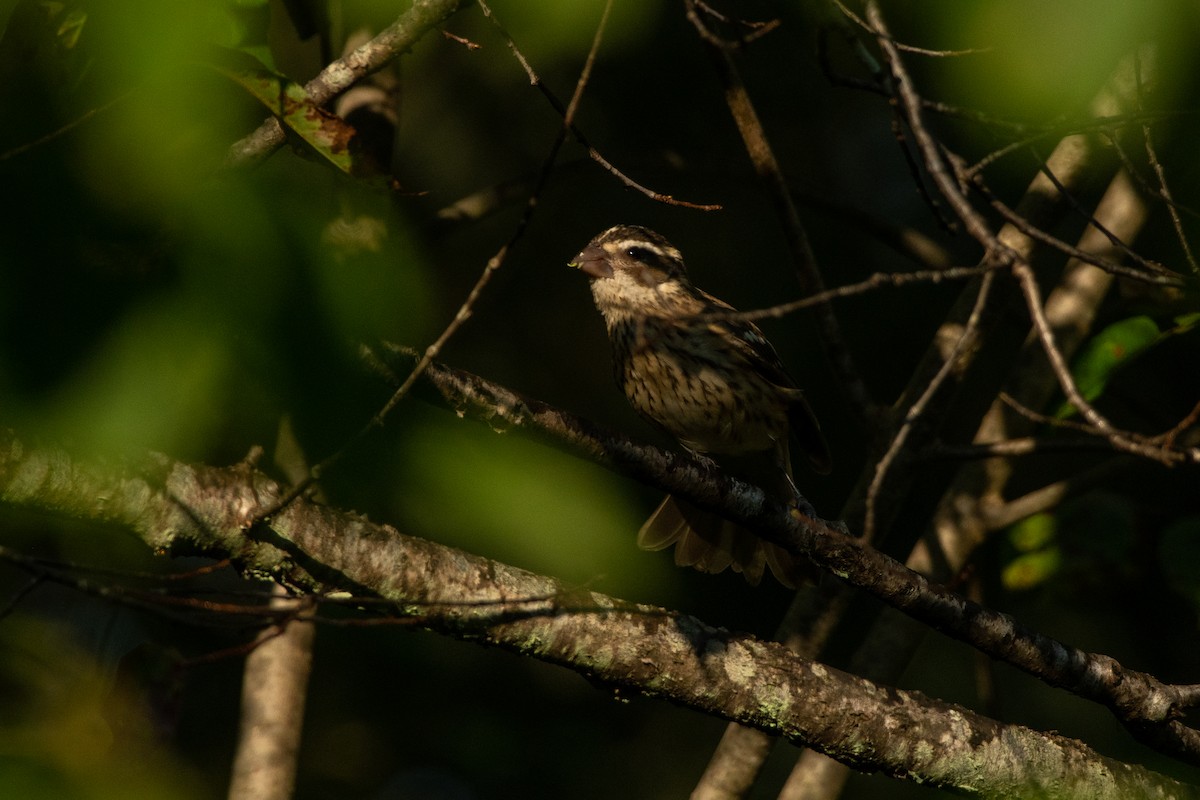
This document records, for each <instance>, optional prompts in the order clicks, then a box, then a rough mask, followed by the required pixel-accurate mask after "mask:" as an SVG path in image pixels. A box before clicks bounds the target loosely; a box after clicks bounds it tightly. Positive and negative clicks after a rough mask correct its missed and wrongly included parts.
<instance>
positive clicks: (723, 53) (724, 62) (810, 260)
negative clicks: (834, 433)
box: [685, 0, 875, 426]
mask: <svg viewBox="0 0 1200 800" xmlns="http://www.w3.org/2000/svg"><path fill="white" fill-rule="evenodd" d="M685 7H686V10H687V16H688V19H689V20H690V21H691V23H692V25H693V27H695V28H696V31H697V33H698V34H699V35H700V38H701V41H703V42H705V43H706V44H707V45H708V51H709V54H710V55H711V56H712V59H713V63H714V65H715V66H716V68H717V74H718V76H719V77H720V78H721V82H722V85H723V86H724V89H725V102H726V104H727V105H728V106H729V112H730V114H731V115H732V116H733V120H734V122H735V123H736V124H737V127H738V131H739V133H740V134H741V136H742V141H743V143H744V145H745V148H746V153H747V155H749V157H750V161H751V163H752V164H753V165H754V171H755V172H756V173H757V174H758V176H759V177H760V178H761V179H762V180H763V183H764V185H765V186H766V188H767V192H768V196H769V197H770V199H771V202H772V203H773V204H774V206H775V209H776V212H777V214H778V215H779V218H780V221H781V223H782V225H783V231H784V235H785V236H786V237H787V242H788V246H789V249H790V250H791V253H792V259H793V261H794V262H795V264H796V269H797V277H798V279H799V283H800V289H801V291H802V292H804V293H805V294H808V295H816V294H820V293H821V292H823V291H824V290H825V281H824V278H823V277H822V275H821V270H820V268H819V266H818V265H817V259H816V256H815V255H814V253H813V251H812V246H811V244H810V243H809V239H808V233H807V232H806V231H805V228H804V224H803V222H802V221H801V220H800V215H799V214H798V213H797V211H796V206H795V204H794V203H793V202H792V197H791V190H790V189H789V187H788V185H787V181H786V180H785V179H784V177H783V173H782V171H781V170H780V167H779V163H778V161H777V160H776V159H775V155H774V153H773V152H772V149H771V144H770V142H769V141H768V139H767V136H766V132H765V131H764V130H763V127H762V123H761V122H760V121H759V118H758V114H757V112H756V111H755V110H754V105H753V103H752V102H751V100H750V95H749V93H748V92H747V91H746V86H745V84H744V83H743V82H742V79H741V76H740V75H739V74H738V70H737V66H736V65H735V64H734V62H733V59H732V58H731V57H730V54H729V52H728V48H726V47H724V46H722V43H721V42H720V40H719V39H718V38H717V37H716V36H715V35H714V34H712V32H711V31H709V30H708V28H707V27H706V26H705V24H704V21H703V20H702V19H701V18H700V14H699V12H698V10H697V7H696V5H695V3H694V2H692V0H688V2H687V3H686V5H685ZM814 310H815V316H816V320H817V325H818V328H819V330H820V332H821V344H822V346H823V348H824V350H825V354H826V356H827V357H828V358H829V361H830V363H831V364H832V365H833V367H834V370H835V372H836V374H837V376H838V382H839V384H840V388H841V389H842V391H843V392H844V393H845V396H846V397H847V398H848V399H849V401H850V403H851V405H852V406H853V409H854V411H855V413H856V415H857V416H858V418H859V420H860V421H861V422H862V424H863V425H864V426H869V425H870V424H871V423H870V421H871V420H873V419H874V418H875V414H874V408H875V406H874V403H873V402H872V400H871V398H870V394H869V393H868V391H867V387H866V384H865V383H864V382H863V379H862V375H861V374H860V373H859V371H858V368H857V366H856V365H855V363H854V358H853V356H852V355H851V352H850V348H849V346H848V345H847V344H846V341H845V337H843V335H842V331H841V324H840V323H839V322H838V319H837V316H836V315H835V314H834V312H833V308H832V306H830V305H829V304H828V303H822V304H820V305H818V306H816V308H815V309H814Z"/></svg>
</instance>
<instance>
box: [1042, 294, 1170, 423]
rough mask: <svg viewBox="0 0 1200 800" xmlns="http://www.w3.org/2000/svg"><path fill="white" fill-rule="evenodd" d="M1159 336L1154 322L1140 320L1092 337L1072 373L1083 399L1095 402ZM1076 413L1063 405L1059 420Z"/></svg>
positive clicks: (1106, 330)
mask: <svg viewBox="0 0 1200 800" xmlns="http://www.w3.org/2000/svg"><path fill="white" fill-rule="evenodd" d="M1159 334H1160V331H1159V328H1158V324H1157V323H1155V322H1154V320H1152V319H1150V318H1149V317H1146V316H1138V317H1130V318H1129V319H1124V320H1121V321H1120V322H1114V323H1113V324H1112V325H1109V326H1108V327H1107V328H1105V329H1104V330H1102V331H1100V333H1098V334H1096V335H1095V336H1094V337H1092V339H1091V341H1089V342H1088V344H1087V346H1086V347H1084V349H1083V352H1081V353H1080V354H1079V356H1078V357H1077V358H1076V359H1075V365H1074V368H1073V369H1072V373H1073V376H1074V378H1075V385H1076V386H1077V387H1079V391H1080V393H1081V394H1082V395H1083V399H1085V400H1087V401H1089V402H1091V401H1092V400H1095V399H1096V398H1097V397H1099V396H1100V395H1101V394H1102V393H1103V392H1104V387H1105V386H1107V385H1108V381H1109V379H1110V378H1111V377H1112V375H1113V373H1114V372H1115V371H1116V370H1117V369H1118V368H1119V367H1121V366H1123V365H1124V364H1126V363H1128V362H1129V361H1130V359H1132V358H1133V357H1134V356H1136V355H1138V354H1139V353H1141V352H1143V351H1144V350H1146V349H1147V348H1148V347H1150V346H1151V345H1152V344H1154V342H1155V341H1157V340H1158V338H1159ZM1074 413H1075V407H1074V406H1073V405H1072V404H1070V403H1063V404H1062V406H1060V407H1059V409H1058V411H1057V412H1056V414H1055V416H1056V417H1058V418H1059V419H1065V418H1066V417H1069V416H1071V415H1072V414H1074Z"/></svg>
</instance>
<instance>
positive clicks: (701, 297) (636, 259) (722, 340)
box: [569, 225, 832, 588]
mask: <svg viewBox="0 0 1200 800" xmlns="http://www.w3.org/2000/svg"><path fill="white" fill-rule="evenodd" d="M569 266H571V267H574V268H576V269H578V270H580V271H581V272H582V273H583V274H584V275H586V276H587V277H588V280H589V284H590V287H591V292H592V299H593V300H594V301H595V304H596V308H597V309H598V310H599V311H600V315H601V316H602V317H603V319H604V323H605V327H606V329H607V331H608V339H609V343H610V345H611V348H612V360H613V371H614V375H615V378H616V382H617V385H618V386H619V387H620V388H621V390H622V391H623V392H624V394H625V397H626V399H627V400H628V401H629V403H630V405H632V406H633V408H634V410H635V411H636V412H637V413H638V414H640V415H641V416H642V417H643V418H645V419H646V420H648V421H649V422H650V423H651V424H652V425H654V426H655V427H657V428H659V429H661V430H663V431H665V432H666V433H668V434H670V435H671V436H673V437H674V438H675V440H676V441H678V442H679V444H680V445H682V446H683V448H684V449H685V450H687V451H688V452H689V453H691V454H692V455H694V456H696V457H698V458H700V459H701V460H703V461H705V462H708V463H714V462H715V463H716V464H717V465H718V466H720V467H721V468H723V469H724V470H725V471H726V472H728V473H730V474H732V475H734V476H736V477H739V478H741V479H743V480H747V481H748V482H750V483H754V484H756V485H758V486H760V487H762V488H763V490H764V491H766V492H768V493H769V494H770V495H771V496H772V497H774V498H776V499H779V500H782V501H785V502H789V503H792V504H795V501H797V500H798V499H799V494H798V492H797V491H796V488H795V484H794V483H793V481H792V472H791V450H790V448H789V444H791V443H794V444H795V445H796V446H797V448H798V450H799V452H800V453H802V454H803V455H804V456H805V457H806V458H807V461H808V464H809V466H810V467H811V468H812V469H813V470H814V471H815V472H817V473H821V474H824V473H828V472H829V471H830V469H831V467H832V459H831V457H830V453H829V446H828V444H827V443H826V441H825V437H824V435H823V434H822V433H821V426H820V424H819V423H818V422H817V418H816V415H815V414H814V413H813V410H812V408H811V406H810V405H809V403H808V401H807V400H806V399H805V396H804V392H803V391H801V390H800V389H799V388H798V387H797V386H796V384H795V382H794V381H793V380H792V379H791V378H790V377H789V376H788V374H787V372H786V370H785V369H784V367H783V364H782V363H781V362H780V360H779V356H778V354H777V353H776V352H775V348H774V347H772V346H771V343H770V342H768V341H767V338H766V337H765V336H764V335H763V333H762V331H761V330H759V328H758V327H757V326H756V325H754V324H753V323H751V322H749V321H744V320H740V319H737V318H736V317H731V316H730V312H734V308H733V307H732V306H730V305H729V304H728V303H725V302H724V301H722V300H719V299H717V298H716V297H713V296H712V295H710V294H708V293H707V292H705V291H703V290H701V289H699V288H697V287H696V286H695V285H694V284H693V283H692V281H691V279H690V278H689V277H688V273H687V269H686V267H685V266H684V261H683V255H682V254H681V253H680V251H679V250H678V248H676V247H675V246H674V245H672V244H671V243H670V242H669V241H668V240H667V239H666V238H665V237H663V236H662V235H660V234H658V233H656V232H654V231H652V230H650V229H649V228H645V227H641V226H638V225H615V226H613V227H611V228H609V229H608V230H605V231H604V232H602V233H600V234H599V235H597V236H596V237H595V238H593V239H592V240H591V241H590V242H588V244H587V246H586V247H584V248H583V250H582V251H580V253H579V254H578V255H577V256H576V257H575V258H574V259H573V260H572V261H571V262H569ZM806 505H807V504H806ZM637 542H638V545H639V546H640V547H641V548H642V549H645V550H662V549H665V548H667V547H670V546H671V545H675V563H676V564H677V565H679V566H684V567H694V568H696V569H698V570H700V571H702V572H709V573H718V572H721V571H723V570H725V569H726V568H732V569H733V570H734V571H735V572H740V573H742V575H743V576H744V577H745V578H746V580H747V581H749V583H751V584H752V585H758V583H759V582H760V581H761V579H762V576H763V573H764V571H765V569H766V568H768V567H769V568H770V570H771V572H772V574H774V575H775V577H776V578H777V579H778V580H779V581H780V582H781V583H783V584H784V585H785V586H789V587H793V588H794V587H795V586H796V585H797V583H798V582H799V581H801V580H803V579H804V577H805V576H806V575H807V574H808V572H809V570H810V565H807V564H803V563H798V562H797V560H796V559H795V558H794V557H793V556H792V555H791V554H790V553H788V552H787V551H786V550H784V549H783V548H781V547H779V546H778V545H775V544H772V543H770V542H766V541H764V540H762V539H760V538H759V537H757V536H755V535H754V534H753V533H752V532H750V531H748V530H746V529H745V528H743V527H742V526H740V525H738V524H736V523H734V522H731V521H729V520H726V519H724V518H722V517H720V516H718V515H716V514H713V513H711V512H708V511H705V510H703V509H700V508H697V507H696V506H694V505H692V504H691V503H689V502H687V501H686V500H683V499H681V498H677V497H674V496H670V495H668V496H667V498H666V499H665V500H663V501H662V503H661V504H660V505H659V506H658V508H657V509H656V510H655V511H654V513H653V514H652V515H651V516H650V518H649V519H648V520H647V521H646V523H645V524H644V525H643V526H642V528H641V530H640V531H639V532H638V538H637Z"/></svg>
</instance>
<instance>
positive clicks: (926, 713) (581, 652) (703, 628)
mask: <svg viewBox="0 0 1200 800" xmlns="http://www.w3.org/2000/svg"><path fill="white" fill-rule="evenodd" d="M280 492H281V488H280V487H279V486H278V485H276V484H275V483H274V482H272V481H270V480H269V479H268V478H266V477H265V476H263V475H262V474H261V473H258V472H256V471H254V470H252V469H250V468H248V467H246V466H244V465H242V466H237V467H232V468H226V469H217V468H212V467H203V466H190V465H186V464H181V463H177V462H172V461H169V460H168V459H166V458H164V457H156V458H154V459H150V460H149V461H148V462H147V463H146V464H144V465H142V466H141V468H140V469H137V470H133V471H124V472H121V471H116V470H110V469H104V468H101V467H97V466H93V465H86V464H81V463H78V462H76V461H74V460H72V459H71V458H70V457H69V456H68V455H66V454H65V453H63V452H61V451H57V450H48V449H46V450H29V449H26V448H25V447H24V445H23V444H22V443H21V442H20V441H18V440H16V439H14V438H12V437H11V436H5V437H4V439H3V440H2V441H0V501H3V502H5V503H7V504H10V505H14V506H21V507H26V508H36V509H40V510H45V511H51V512H54V513H59V514H68V515H71V516H76V517H82V518H85V519H89V520H93V521H104V522H108V523H116V524H120V525H123V526H125V527H127V528H130V529H131V530H133V531H135V532H136V533H137V534H138V535H139V536H141V538H142V539H143V540H144V541H145V542H146V543H147V544H148V545H149V546H151V547H153V548H155V549H156V550H159V551H163V552H178V551H184V552H195V551H196V550H200V551H203V552H207V553H209V554H213V555H222V556H229V557H230V558H232V559H233V560H234V561H235V562H236V563H237V564H238V565H239V566H240V567H241V568H242V569H243V570H244V571H246V572H249V573H253V574H264V575H267V574H269V575H272V576H274V577H275V578H276V579H277V580H280V581H281V582H284V583H288V584H291V585H294V586H300V587H303V588H304V589H305V590H307V591H309V592H312V593H324V592H329V591H335V590H337V591H349V592H353V593H355V594H357V595H359V596H361V597H364V598H366V597H370V596H373V597H379V598H383V599H385V600H388V601H390V602H391V603H393V604H394V606H393V607H392V611H393V612H394V613H396V614H399V615H403V616H408V617H412V618H415V619H416V620H417V621H419V622H420V623H421V624H422V625H423V626H425V627H428V628H431V629H434V630H436V631H439V632H442V633H445V634H448V635H451V636H454V637H456V638H461V639H467V640H473V641H478V642H481V643H485V644H490V645H495V646H498V647H502V648H504V649H507V650H511V651H514V652H517V653H521V654H524V655H528V656H531V657H534V658H538V659H541V660H543V661H547V662H550V663H554V664H559V665H562V666H565V667H567V668H569V669H573V670H575V671H578V672H580V673H582V674H584V675H586V676H588V677H589V678H591V679H592V680H594V681H597V682H600V683H603V684H606V685H609V686H612V687H615V688H617V689H632V690H636V691H639V692H643V693H645V694H649V695H651V696H655V697H661V698H665V699H669V700H671V701H673V702H676V703H679V704H681V705H684V706H687V707H690V708H694V709H696V710H698V711H701V712H704V713H708V714H713V715H716V716H720V717H724V718H726V719H730V720H735V721H737V722H740V723H742V724H745V725H751V726H754V727H757V728H761V729H763V730H766V731H770V732H771V733H774V734H779V735H782V736H785V737H786V738H788V739H789V740H791V741H793V742H796V743H797V744H803V745H805V746H809V747H814V748H816V749H818V750H820V751H821V752H824V753H826V754H828V755H831V756H833V757H834V758H837V759H839V760H842V761H844V762H845V763H848V764H850V765H851V766H854V767H855V768H857V769H861V770H879V771H884V772H887V773H888V774H891V775H896V776H901V777H911V778H913V779H917V780H920V781H922V782H925V783H930V784H933V785H936V786H943V787H949V788H954V789H957V790H959V791H962V792H965V793H969V794H974V795H977V796H983V797H1014V796H1035V795H1036V796H1038V797H1049V798H1068V797H1070V798H1082V797H1087V798H1126V797H1132V796H1150V795H1153V796H1157V797H1179V798H1185V797H1189V798H1190V797H1200V792H1197V791H1196V790H1195V789H1194V788H1192V787H1188V786H1185V785H1183V784H1179V783H1177V782H1175V781H1172V780H1171V779H1169V778H1166V777H1164V776H1161V775H1158V774H1156V773H1153V772H1150V771H1148V770H1145V769H1143V768H1140V767H1136V766H1132V765H1128V764H1123V763H1120V762H1116V761H1112V760H1110V759H1105V758H1103V757H1101V756H1098V755H1097V754H1095V753H1094V752H1092V751H1091V750H1089V749H1088V748H1087V747H1085V746H1084V745H1083V744H1081V743H1079V742H1076V741H1073V740H1069V739H1065V738H1062V737H1059V736H1054V735H1047V734H1041V733H1038V732H1035V731H1032V730H1029V729H1027V728H1022V727H1019V726H1007V725H1001V724H999V723H997V722H995V721H993V720H989V719H987V718H985V717H981V716H979V715H977V714H975V713H973V712H971V711H968V710H966V709H963V708H959V707H956V706H951V705H949V704H945V703H941V702H939V701H936V700H931V699H929V698H926V697H924V696H922V695H920V694H918V693H916V692H899V691H893V690H888V689H885V688H883V687H880V686H877V685H875V684H872V683H870V682H868V681H864V680H862V679H860V678H856V677H854V676H852V675H848V674H846V673H843V672H840V671H838V670H834V669H831V668H828V667H825V666H823V665H821V664H818V663H815V662H812V661H808V660H805V659H802V658H800V657H798V656H796V655H795V654H794V653H792V652H790V651H789V650H787V648H785V647H784V646H782V645H780V644H777V643H773V642H763V641H759V640H757V639H755V638H753V637H750V636H746V635H742V634H734V633H729V632H728V631H725V630H722V629H718V628H713V627H710V626H708V625H706V624H704V623H703V622H701V621H700V620H698V619H695V618H693V617H689V616H685V615H682V614H679V613H676V612H671V611H667V610H664V609H661V608H654V607H650V606H642V605H633V604H630V603H625V602H623V601H619V600H616V599H613V598H611V597H607V596H605V595H602V594H599V593H596V592H585V591H572V590H570V589H568V588H567V587H564V586H563V585H562V584H560V583H558V582H557V581H555V580H553V579H551V578H546V577H542V576H538V575H534V574H531V573H528V572H525V571H523V570H520V569H516V568H514V567H509V566H506V565H504V564H499V563H497V562H494V561H490V560H488V559H485V558H481V557H479V556H473V555H470V554H467V553H463V552H461V551H458V550H454V549H452V548H448V547H444V546H442V545H438V544H435V543H432V542H428V541H424V540H421V539H416V538H413V537H408V536H403V535H401V534H400V533H398V532H397V531H396V530H395V529H393V528H391V527H389V526H386V525H376V524H372V523H370V522H367V521H366V520H364V519H362V518H361V517H357V516H354V515H351V514H347V513H343V512H339V511H335V510H333V509H330V508H327V507H323V506H319V505H315V504H312V503H310V502H308V501H305V500H298V501H296V502H294V503H293V504H291V505H290V506H288V507H287V508H286V509H285V510H283V511H281V512H280V513H279V515H278V516H277V517H276V518H275V519H273V521H272V525H271V528H270V530H265V531H261V532H259V533H257V535H256V534H255V533H246V532H244V531H243V530H242V528H241V524H242V522H243V521H244V520H245V519H248V518H253V517H255V515H256V514H257V513H258V512H259V510H260V508H261V507H262V506H264V505H267V504H270V503H272V502H274V501H275V499H276V498H277V497H278V496H279V494H280Z"/></svg>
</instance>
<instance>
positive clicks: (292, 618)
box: [229, 417, 316, 800]
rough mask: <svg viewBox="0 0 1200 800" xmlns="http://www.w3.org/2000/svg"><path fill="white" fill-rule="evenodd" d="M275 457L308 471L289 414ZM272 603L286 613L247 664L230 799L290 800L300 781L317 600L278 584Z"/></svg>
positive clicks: (292, 469) (297, 474)
mask: <svg viewBox="0 0 1200 800" xmlns="http://www.w3.org/2000/svg"><path fill="white" fill-rule="evenodd" d="M274 461H275V464H276V466H278V467H279V468H280V470H281V471H282V472H283V473H284V474H285V475H286V476H287V477H288V478H289V479H290V480H292V481H293V482H296V481H300V480H302V479H303V478H304V477H305V476H306V475H307V474H308V468H307V465H306V461H305V457H304V453H303V451H302V450H301V449H300V443H299V442H298V441H297V440H296V435H295V432H294V430H293V429H292V423H291V419H290V418H288V417H284V418H283V419H282V420H281V421H280V423H279V434H278V436H277V437H276V444H275V458H274ZM269 608H270V610H271V611H274V612H277V613H279V614H280V615H284V614H286V615H287V616H286V617H284V618H283V619H282V620H281V621H280V622H279V624H278V625H277V626H274V627H271V628H267V629H266V630H264V631H262V632H261V633H260V634H259V635H258V638H257V639H256V640H255V646H254V649H253V650H251V651H250V654H249V655H248V656H247V657H246V664H245V667H243V669H242V713H241V722H240V726H239V731H238V745H237V752H236V753H235V754H234V759H233V775H232V778H231V780H230V783H229V800H290V798H291V797H292V794H293V791H294V789H295V786H296V772H297V767H298V764H299V760H298V754H299V750H300V734H301V731H303V730H304V726H303V722H304V705H305V699H306V696H307V688H308V676H309V674H310V672H311V671H312V651H313V641H314V640H315V638H316V630H315V628H314V627H313V624H312V621H311V618H312V611H313V609H314V608H315V605H314V604H313V603H312V602H311V601H308V600H305V599H302V598H296V597H293V596H292V595H291V593H290V592H288V590H287V589H285V588H284V587H283V586H281V585H279V584H275V585H274V586H272V587H271V602H270V605H269Z"/></svg>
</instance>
